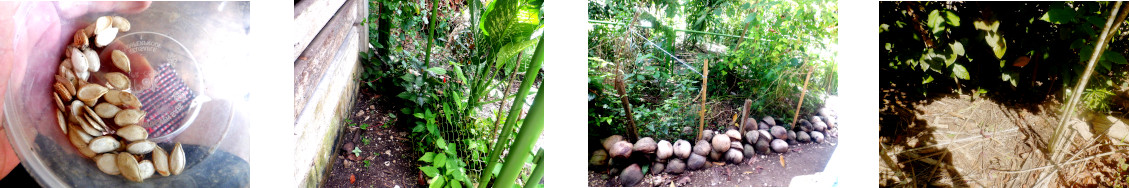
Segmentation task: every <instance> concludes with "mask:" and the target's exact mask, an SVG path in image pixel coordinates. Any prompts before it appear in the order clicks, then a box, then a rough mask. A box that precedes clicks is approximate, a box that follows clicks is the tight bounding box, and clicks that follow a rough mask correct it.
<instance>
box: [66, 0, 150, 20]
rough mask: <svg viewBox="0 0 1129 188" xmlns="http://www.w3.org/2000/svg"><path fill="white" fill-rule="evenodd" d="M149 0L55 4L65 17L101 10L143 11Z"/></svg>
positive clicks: (118, 11) (127, 12) (130, 12)
mask: <svg viewBox="0 0 1129 188" xmlns="http://www.w3.org/2000/svg"><path fill="white" fill-rule="evenodd" d="M149 4H152V2H149V1H129V2H103V1H99V2H85V1H84V2H58V3H57V4H55V6H56V8H58V9H59V16H62V17H63V18H74V17H79V16H82V15H85V14H90V13H100V12H117V13H125V14H132V13H138V12H141V11H143V10H145V9H147V8H149Z"/></svg>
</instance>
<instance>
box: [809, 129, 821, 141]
mask: <svg viewBox="0 0 1129 188" xmlns="http://www.w3.org/2000/svg"><path fill="white" fill-rule="evenodd" d="M811 139H812V140H813V141H815V143H823V133H821V132H819V131H812V132H811Z"/></svg>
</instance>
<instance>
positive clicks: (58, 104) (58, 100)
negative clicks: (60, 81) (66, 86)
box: [51, 93, 67, 110]
mask: <svg viewBox="0 0 1129 188" xmlns="http://www.w3.org/2000/svg"><path fill="white" fill-rule="evenodd" d="M51 94H52V95H55V104H56V107H59V110H64V109H67V106H66V105H64V104H63V99H61V98H59V93H51Z"/></svg>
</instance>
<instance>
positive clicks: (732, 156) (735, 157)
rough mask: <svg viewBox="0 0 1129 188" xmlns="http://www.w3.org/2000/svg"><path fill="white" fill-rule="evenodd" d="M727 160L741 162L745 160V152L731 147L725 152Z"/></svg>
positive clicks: (735, 162)
mask: <svg viewBox="0 0 1129 188" xmlns="http://www.w3.org/2000/svg"><path fill="white" fill-rule="evenodd" d="M725 160H728V161H729V162H732V163H733V164H737V163H741V161H742V160H745V153H743V152H741V150H737V149H730V150H729V151H727V152H725Z"/></svg>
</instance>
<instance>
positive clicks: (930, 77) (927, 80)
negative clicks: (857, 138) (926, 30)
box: [750, 76, 933, 138]
mask: <svg viewBox="0 0 1129 188" xmlns="http://www.w3.org/2000/svg"><path fill="white" fill-rule="evenodd" d="M929 82H933V76H926V77H925V80H922V81H921V83H922V84H927V83H929ZM750 138H751V137H750Z"/></svg>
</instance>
